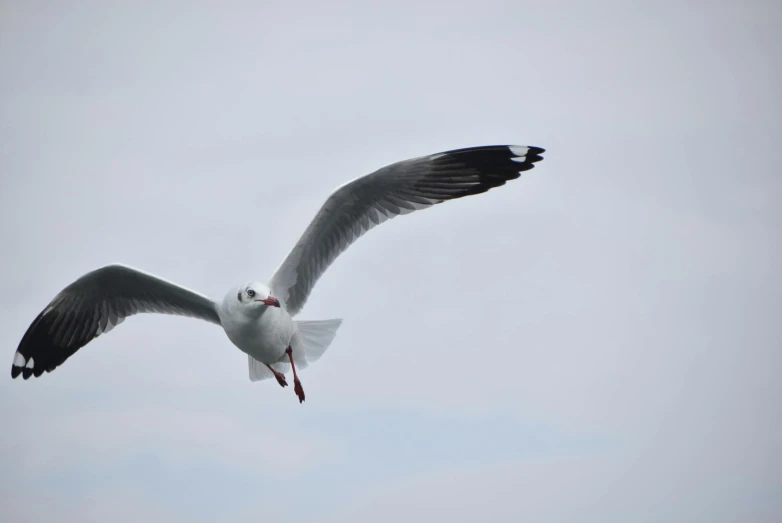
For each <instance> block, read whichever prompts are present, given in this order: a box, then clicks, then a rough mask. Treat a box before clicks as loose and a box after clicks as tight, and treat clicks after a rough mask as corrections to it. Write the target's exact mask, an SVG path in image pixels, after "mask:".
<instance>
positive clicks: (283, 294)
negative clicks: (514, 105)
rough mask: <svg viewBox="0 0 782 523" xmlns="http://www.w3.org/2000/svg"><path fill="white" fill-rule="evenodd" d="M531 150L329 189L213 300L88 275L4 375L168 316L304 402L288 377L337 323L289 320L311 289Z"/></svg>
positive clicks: (431, 158) (26, 372)
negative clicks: (362, 241)
mask: <svg viewBox="0 0 782 523" xmlns="http://www.w3.org/2000/svg"><path fill="white" fill-rule="evenodd" d="M543 152H544V149H542V148H540V147H532V146H518V145H515V146H514V145H490V146H482V147H470V148H466V149H455V150H451V151H446V152H441V153H437V154H431V155H428V156H421V157H418V158H412V159H409V160H403V161H400V162H396V163H393V164H390V165H387V166H386V167H383V168H381V169H378V170H377V171H375V172H373V173H371V174H368V175H365V176H362V177H359V178H356V179H355V180H353V181H351V182H348V183H346V184H344V185H342V186H340V187H339V188H337V189H336V190H335V191H334V192H333V193H332V194H331V196H329V197H328V199H327V200H326V202H325V203H324V204H323V205H322V206H321V208H320V210H319V211H318V213H317V214H316V215H315V218H314V219H313V220H312V222H311V223H310V224H309V226H308V227H307V229H306V230H305V231H304V234H302V236H301V238H299V240H298V242H297V243H296V245H295V246H294V247H293V249H292V250H291V251H290V253H288V255H287V257H286V258H285V259H284V260H283V261H282V263H281V264H280V266H279V267H278V268H277V270H276V271H275V273H274V275H273V276H272V277H271V279H270V280H269V281H268V283H262V282H260V281H252V282H249V283H246V284H244V285H239V286H237V287H234V288H232V289H230V290H229V291H228V292H227V293H226V295H225V297H224V298H223V300H222V301H221V302H219V303H218V302H215V301H213V300H211V299H210V298H208V297H207V296H204V295H203V294H200V293H198V292H196V291H193V290H191V289H188V288H186V287H183V286H181V285H178V284H176V283H173V282H171V281H168V280H166V279H163V278H160V277H158V276H154V275H152V274H148V273H146V272H143V271H141V270H138V269H135V268H133V267H129V266H127V265H120V264H112V265H107V266H104V267H101V268H99V269H96V270H94V271H92V272H88V273H87V274H85V275H84V276H82V277H81V278H79V279H78V280H76V281H74V282H73V283H71V284H70V285H68V286H67V287H65V288H64V289H63V290H62V291H61V292H60V293H59V294H57V296H55V297H54V299H53V300H52V301H51V302H50V303H49V304H48V305H47V306H46V308H44V310H43V311H42V312H41V313H40V314H39V315H38V316H37V317H36V318H35V320H34V321H33V322H32V324H31V325H30V327H29V328H28V329H27V332H26V333H25V334H24V336H23V337H22V341H21V342H20V343H19V347H18V348H17V350H16V353H15V354H14V360H13V364H12V366H11V377H12V378H17V377H18V376H19V375H21V376H22V377H23V378H24V379H25V380H26V379H28V378H29V377H30V376H35V377H39V376H41V375H42V374H43V373H44V372H51V371H53V370H54V369H56V368H57V367H59V366H60V365H62V364H63V363H64V362H65V360H67V359H68V358H70V357H71V356H73V355H74V354H75V353H76V351H78V350H79V349H80V348H82V347H84V346H85V345H87V344H88V343H89V342H90V341H92V340H94V339H95V338H97V337H98V336H100V335H101V334H105V333H107V332H109V331H110V330H111V329H112V328H114V327H116V326H117V325H119V324H120V323H122V321H123V320H124V319H125V318H127V317H128V316H132V315H134V314H139V313H143V312H151V313H162V314H175V315H180V316H189V317H193V318H198V319H201V320H205V321H208V322H211V323H214V324H216V325H219V326H221V327H222V328H223V330H224V331H225V334H226V335H227V336H228V339H229V340H230V341H231V342H232V343H233V344H234V345H236V347H237V348H239V350H241V351H242V352H244V353H246V354H247V358H248V365H249V374H250V380H251V381H260V380H265V379H268V378H272V377H273V378H275V379H276V380H277V383H279V384H280V386H282V387H285V386H287V385H288V383H287V379H286V377H285V375H286V374H287V372H288V370H289V369H288V367H289V366H290V369H291V370H292V371H293V383H294V392H295V393H296V396H297V397H298V400H299V403H302V402H303V401H304V399H305V395H304V389H303V388H302V385H301V380H300V379H299V376H298V373H297V367H298V369H299V370H301V369H303V368H305V367H306V366H307V365H308V364H310V363H312V362H314V361H316V360H317V359H318V358H320V357H321V356H322V355H323V353H324V352H325V351H326V349H327V348H328V347H329V345H330V344H331V342H332V341H333V339H334V337H335V335H336V333H337V329H338V328H339V326H340V324H341V323H342V320H341V319H331V320H321V321H300V320H299V321H297V320H294V319H293V317H294V316H296V314H298V313H299V312H300V311H301V309H302V308H303V307H304V304H305V302H306V301H307V298H308V297H309V295H310V292H311V291H312V288H313V286H314V285H315V283H316V282H317V281H318V279H319V278H320V277H321V276H322V275H323V273H324V272H325V270H326V269H327V268H328V267H329V266H330V265H331V263H332V262H333V261H334V260H335V259H336V258H337V256H339V254H340V253H342V252H343V251H344V250H345V249H346V248H347V247H348V246H349V245H350V244H352V243H353V242H354V241H355V240H356V239H358V238H359V237H360V236H361V235H363V234H364V233H365V232H367V231H368V230H370V229H372V228H373V227H375V226H376V225H379V224H381V223H383V222H384V221H386V220H388V219H390V218H394V217H396V216H399V215H402V214H408V213H411V212H413V211H417V210H420V209H426V208H428V207H431V206H432V205H435V204H438V203H442V202H444V201H448V200H455V199H458V198H462V197H465V196H470V195H473V194H479V193H483V192H486V191H488V190H489V189H493V188H494V187H499V186H501V185H504V184H505V182H507V181H509V180H514V179H516V178H518V177H519V176H520V174H521V172H523V171H527V170H529V169H532V168H533V167H534V164H535V162H539V161H540V160H542V159H543V158H542V157H541V154H542V153H543Z"/></svg>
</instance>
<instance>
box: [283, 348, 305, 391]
mask: <svg viewBox="0 0 782 523" xmlns="http://www.w3.org/2000/svg"><path fill="white" fill-rule="evenodd" d="M285 353H286V354H287V355H288V359H289V360H291V368H292V369H293V391H294V392H295V393H296V396H297V397H298V398H299V403H302V402H303V401H304V388H303V387H302V386H301V382H300V381H299V377H298V376H297V375H296V364H295V363H293V349H291V346H290V345H288V348H287V349H285Z"/></svg>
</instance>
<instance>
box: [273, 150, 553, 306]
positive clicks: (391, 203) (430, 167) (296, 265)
mask: <svg viewBox="0 0 782 523" xmlns="http://www.w3.org/2000/svg"><path fill="white" fill-rule="evenodd" d="M543 152H544V150H543V149H541V148H540V147H528V146H512V145H492V146H486V147H471V148H468V149H457V150H453V151H447V152H444V153H439V154H432V155H429V156H421V157H419V158H413V159H410V160H404V161H401V162H397V163H394V164H391V165H388V166H386V167H383V168H382V169H379V170H377V171H375V172H374V173H372V174H368V175H366V176H363V177H361V178H357V179H355V180H353V181H352V182H349V183H347V184H345V185H343V186H342V187H340V188H338V189H337V190H336V191H334V193H332V195H331V196H329V198H328V200H326V203H324V204H323V206H322V207H321V208H320V211H319V212H318V214H317V215H316V216H315V218H314V219H313V220H312V222H311V223H310V225H309V227H307V229H306V230H305V231H304V234H303V235H302V236H301V238H300V239H299V241H298V243H296V245H295V246H294V247H293V249H292V250H291V252H290V253H289V254H288V256H287V257H286V258H285V260H283V262H282V264H281V265H280V266H279V267H278V268H277V271H276V272H275V274H274V276H272V279H271V281H270V286H271V289H272V292H273V293H274V296H275V297H276V298H278V299H279V300H280V301H281V302H282V303H283V306H284V307H285V308H286V310H287V311H288V312H289V313H290V314H291V315H294V314H296V313H298V312H299V311H300V310H301V308H302V307H303V306H304V303H305V302H306V301H307V298H308V296H309V294H310V291H312V287H313V286H314V285H315V282H316V281H317V280H318V278H320V277H321V275H322V274H323V272H324V271H325V270H326V269H327V268H328V266H329V265H331V263H332V262H333V261H334V260H335V259H336V258H337V256H339V254H340V253H341V252H342V251H344V250H345V249H346V248H347V247H348V246H349V245H350V244H351V243H353V242H354V241H355V240H356V239H357V238H359V237H360V236H361V235H362V234H364V233H365V232H367V231H368V230H369V229H371V228H373V227H374V226H375V225H378V224H380V223H383V222H384V221H386V220H388V219H390V218H394V217H395V216H397V215H400V214H407V213H410V212H413V211H416V210H419V209H425V208H428V207H431V206H432V205H435V204H438V203H442V202H444V201H446V200H455V199H457V198H462V197H464V196H469V195H471V194H478V193H482V192H486V191H488V190H489V189H492V188H493V187H499V186H500V185H504V184H505V182H507V181H508V180H513V179H515V178H518V177H519V176H520V173H521V172H522V171H526V170H529V169H532V168H533V167H534V163H535V162H539V161H540V160H542V159H543V158H542V157H541V156H540V155H541V153H543Z"/></svg>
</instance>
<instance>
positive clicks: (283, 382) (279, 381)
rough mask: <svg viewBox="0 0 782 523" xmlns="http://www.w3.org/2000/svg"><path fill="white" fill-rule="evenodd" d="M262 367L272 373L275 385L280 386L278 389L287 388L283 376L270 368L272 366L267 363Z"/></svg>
mask: <svg viewBox="0 0 782 523" xmlns="http://www.w3.org/2000/svg"><path fill="white" fill-rule="evenodd" d="M264 365H266V366H267V367H268V368H269V370H270V371H272V373H274V377H275V378H276V379H277V383H279V384H280V387H287V386H288V381H287V380H286V379H285V374H283V373H282V372H279V371H276V370H274V369H273V368H272V366H271V365H269V364H268V363H264ZM294 375H295V373H294Z"/></svg>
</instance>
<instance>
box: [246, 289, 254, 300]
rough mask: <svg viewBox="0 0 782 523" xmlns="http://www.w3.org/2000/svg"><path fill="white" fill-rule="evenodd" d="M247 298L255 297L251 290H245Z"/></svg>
mask: <svg viewBox="0 0 782 523" xmlns="http://www.w3.org/2000/svg"><path fill="white" fill-rule="evenodd" d="M247 296H249V297H250V298H252V297H253V296H255V291H254V290H252V289H247Z"/></svg>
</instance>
